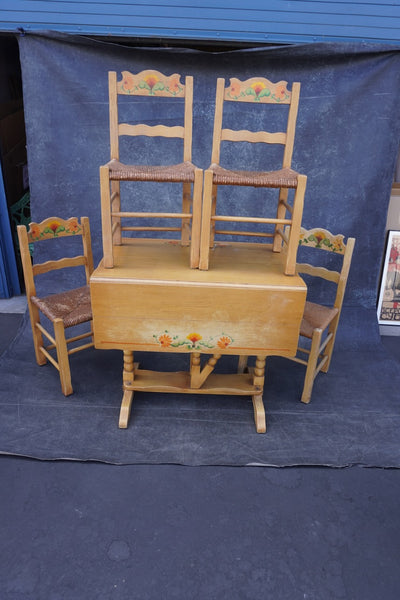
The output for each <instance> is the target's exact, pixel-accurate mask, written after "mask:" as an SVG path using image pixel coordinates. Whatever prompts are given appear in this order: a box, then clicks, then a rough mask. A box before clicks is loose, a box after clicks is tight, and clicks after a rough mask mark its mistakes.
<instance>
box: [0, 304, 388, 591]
mask: <svg viewBox="0 0 400 600" xmlns="http://www.w3.org/2000/svg"><path fill="white" fill-rule="evenodd" d="M15 314H17V317H15V316H13V315H9V314H8V313H3V314H2V313H1V309H0V342H1V345H0V352H1V346H3V347H5V346H6V345H8V343H9V341H8V342H7V340H9V339H10V338H11V339H12V337H13V335H14V333H15V328H16V327H18V325H19V322H20V319H21V314H20V313H19V316H18V313H14V315H15ZM13 332H14V333H13ZM396 340H397V341H396ZM384 342H385V344H387V347H388V349H390V351H392V352H393V353H394V354H395V355H396V356H397V357H399V358H400V347H399V343H400V338H398V337H397V338H391V339H390V340H389V339H385V340H384ZM0 480H1V491H0V556H1V558H2V560H1V561H0V600H48V599H49V600H92V599H93V600H103V599H104V600H106V599H107V600H109V599H112V598H115V599H118V600H119V599H121V600H124V599H127V600H128V599H129V600H136V599H137V600H147V599H148V600H153V599H154V600H164V599H165V600H169V599H179V600H181V599H182V600H192V599H193V600H197V599H198V600H203V599H207V600H213V599H215V600H220V599H221V600H224V599H229V600H231V599H232V600H235V599H237V600H242V599H243V600H246V599H249V600H254V599H256V598H257V599H258V598H260V599H264V598H266V599H269V598H271V599H273V600H286V599H287V600H297V599H299V600H300V599H302V600H304V599H307V600H331V599H332V600H336V599H337V600H339V599H340V600H342V599H344V600H398V598H399V597H400V570H399V567H398V565H399V560H400V511H399V498H400V470H397V469H367V468H360V467H353V468H346V469H332V468H314V467H303V468H301V467H300V468H281V469H275V468H264V467H262V468H259V467H182V466H176V465H157V466H154V465H153V466H145V465H129V466H122V467H121V466H114V465H106V464H98V463H84V462H72V461H56V462H51V461H37V460H30V459H26V458H21V457H12V456H4V455H3V456H0Z"/></svg>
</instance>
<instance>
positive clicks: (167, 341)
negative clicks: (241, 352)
mask: <svg viewBox="0 0 400 600" xmlns="http://www.w3.org/2000/svg"><path fill="white" fill-rule="evenodd" d="M153 338H154V339H155V340H156V342H157V343H158V344H159V345H160V346H161V348H169V347H171V348H183V347H186V348H187V349H188V350H202V349H203V350H204V349H213V348H220V349H225V348H228V346H230V345H231V344H232V343H233V341H234V340H233V338H232V337H231V336H230V335H227V334H225V333H222V334H221V335H220V336H218V338H214V337H209V338H207V339H204V338H203V336H202V335H201V334H200V333H197V332H191V333H188V334H187V335H186V336H185V337H181V336H179V335H173V334H171V333H170V332H169V331H168V330H167V329H166V330H165V331H163V332H162V333H161V334H158V335H156V334H154V335H153Z"/></svg>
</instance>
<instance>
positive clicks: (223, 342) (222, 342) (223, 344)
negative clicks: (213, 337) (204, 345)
mask: <svg viewBox="0 0 400 600" xmlns="http://www.w3.org/2000/svg"><path fill="white" fill-rule="evenodd" d="M231 343H232V340H231V338H230V337H228V336H227V335H223V336H222V337H220V338H219V340H218V342H217V346H219V348H227V347H228V346H229V345H230V344H231Z"/></svg>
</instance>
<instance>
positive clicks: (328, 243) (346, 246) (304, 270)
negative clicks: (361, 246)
mask: <svg viewBox="0 0 400 600" xmlns="http://www.w3.org/2000/svg"><path fill="white" fill-rule="evenodd" d="M354 244H355V239H354V238H351V237H349V238H348V239H347V242H346V243H345V242H344V236H343V235H341V234H338V235H334V234H332V233H331V232H330V231H328V230H326V229H317V228H316V229H308V230H307V229H304V228H303V227H302V228H301V229H300V240H299V245H300V246H302V247H307V248H316V249H319V250H325V251H327V252H333V253H335V254H337V255H340V256H341V257H342V258H343V262H342V268H341V270H340V271H336V270H333V269H329V268H327V267H321V266H315V265H311V264H309V263H297V271H298V273H300V274H307V275H311V276H313V277H320V278H322V279H325V280H327V281H332V282H333V283H335V284H336V285H337V290H336V296H335V301H334V304H333V307H334V308H337V309H338V310H339V312H340V310H341V307H342V304H343V298H344V293H345V290H346V284H347V279H348V276H349V271H350V265H351V259H352V256H353V250H354Z"/></svg>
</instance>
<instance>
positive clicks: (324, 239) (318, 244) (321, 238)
mask: <svg viewBox="0 0 400 600" xmlns="http://www.w3.org/2000/svg"><path fill="white" fill-rule="evenodd" d="M299 245H300V246H306V245H309V246H311V247H313V248H322V249H325V250H330V251H331V252H338V253H340V254H343V252H344V250H345V246H344V243H343V236H336V237H332V238H331V237H329V236H327V235H326V233H325V232H324V231H322V230H318V229H316V230H314V231H312V232H309V231H307V232H305V233H301V234H300V239H299Z"/></svg>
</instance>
